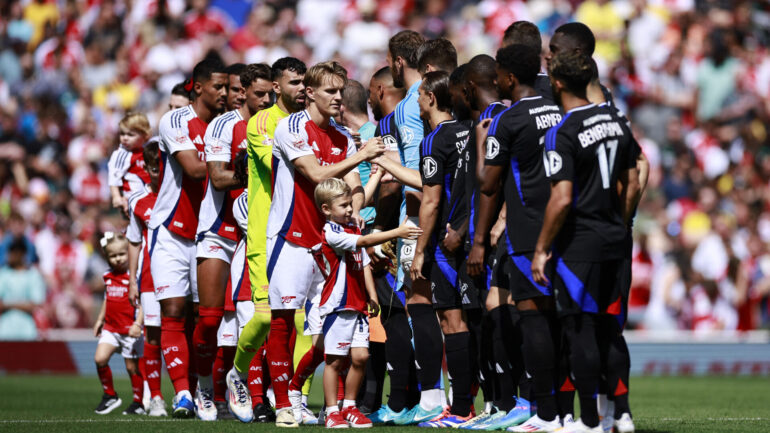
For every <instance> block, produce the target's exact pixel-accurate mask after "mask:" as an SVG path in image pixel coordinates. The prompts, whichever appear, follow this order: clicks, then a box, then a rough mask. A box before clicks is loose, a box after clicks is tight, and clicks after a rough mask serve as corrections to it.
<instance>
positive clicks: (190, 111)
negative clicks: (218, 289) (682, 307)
mask: <svg viewBox="0 0 770 433" xmlns="http://www.w3.org/2000/svg"><path fill="white" fill-rule="evenodd" d="M191 84H192V90H193V91H194V92H195V94H196V97H195V100H194V101H193V103H192V104H190V105H188V106H186V107H182V108H179V109H176V110H173V111H170V112H168V113H166V114H164V115H163V117H162V118H161V120H160V125H159V128H158V129H159V135H160V138H161V142H160V145H159V148H160V154H161V171H160V176H161V177H160V188H159V190H158V200H157V202H156V204H155V207H154V208H153V212H152V217H151V218H150V221H149V224H148V228H149V229H150V230H151V232H150V261H151V273H152V278H153V283H154V284H155V295H156V297H157V298H158V301H159V302H160V306H161V348H162V350H163V356H164V358H165V360H166V366H167V368H168V371H169V376H170V377H171V381H172V383H173V384H174V390H175V391H176V396H175V397H174V401H173V415H174V416H175V417H189V416H192V415H193V408H194V405H193V398H192V395H191V394H190V383H189V379H188V370H189V362H190V354H189V349H188V345H187V337H186V335H185V299H186V297H187V296H188V295H192V299H193V302H198V283H197V279H196V267H195V260H196V259H195V256H196V248H195V235H196V230H197V227H198V213H199V210H200V205H201V202H202V201H203V191H204V185H203V181H204V180H205V178H206V174H207V171H206V163H205V162H204V160H205V151H204V142H203V137H204V136H205V134H206V127H207V126H208V123H209V122H211V121H212V120H213V119H214V117H216V115H217V113H219V112H220V111H221V110H222V109H223V108H224V106H225V101H226V97H227V93H226V86H227V74H226V73H225V68H224V65H222V63H221V62H219V61H217V60H212V59H206V60H203V61H201V62H200V63H198V64H197V65H196V66H195V68H194V69H193V78H192V82H191Z"/></svg>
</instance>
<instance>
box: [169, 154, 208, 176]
mask: <svg viewBox="0 0 770 433" xmlns="http://www.w3.org/2000/svg"><path fill="white" fill-rule="evenodd" d="M173 156H174V158H176V160H177V162H178V163H179V165H181V166H182V170H184V173H185V174H186V175H188V176H190V177H191V178H193V179H195V180H203V179H205V178H206V173H207V170H206V163H205V162H203V161H201V160H200V158H199V157H198V151H197V150H192V149H186V150H180V151H178V152H176V153H174V154H173Z"/></svg>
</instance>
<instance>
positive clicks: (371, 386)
mask: <svg viewBox="0 0 770 433" xmlns="http://www.w3.org/2000/svg"><path fill="white" fill-rule="evenodd" d="M385 363H386V362H385V343H378V342H373V341H370V342H369V361H368V362H367V363H366V375H365V376H364V383H363V386H362V387H361V389H359V391H358V397H357V399H356V407H358V408H359V409H361V412H363V413H371V412H374V411H376V410H377V409H379V408H380V405H382V387H383V384H384V382H385Z"/></svg>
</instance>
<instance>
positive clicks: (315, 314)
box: [303, 294, 323, 335]
mask: <svg viewBox="0 0 770 433" xmlns="http://www.w3.org/2000/svg"><path fill="white" fill-rule="evenodd" d="M320 303H321V295H320V294H319V295H317V296H316V297H315V298H314V299H313V300H312V301H309V302H307V303H305V331H304V332H303V334H305V335H321V334H323V320H321V309H320V308H319V307H318V304H320Z"/></svg>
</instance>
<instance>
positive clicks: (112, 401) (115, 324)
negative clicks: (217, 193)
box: [94, 232, 144, 415]
mask: <svg viewBox="0 0 770 433" xmlns="http://www.w3.org/2000/svg"><path fill="white" fill-rule="evenodd" d="M101 244H102V248H103V249H104V254H105V255H106V256H107V263H108V264H109V265H110V271H109V272H106V273H105V274H104V286H105V291H104V303H103V304H102V310H101V311H100V312H99V318H97V319H96V324H95V325H94V336H96V337H99V344H98V345H97V346H96V354H94V362H96V371H97V372H98V374H99V380H100V381H101V382H102V388H104V395H103V396H102V401H101V402H100V403H99V406H97V407H96V410H95V412H96V413H98V414H99V415H106V414H108V413H110V412H112V411H113V410H115V409H116V408H117V407H118V406H120V404H121V400H120V398H118V394H117V393H116V392H115V388H113V386H112V371H111V370H110V366H109V361H110V357H112V354H113V353H115V352H116V351H117V350H120V354H121V355H123V358H125V360H126V370H127V371H128V375H129V376H130V377H131V388H132V389H133V394H134V396H133V397H134V398H133V402H131V405H129V406H128V407H127V408H126V410H125V411H123V415H143V414H144V408H143V407H142V387H143V384H144V381H143V379H142V375H141V373H139V358H140V357H141V356H142V307H141V306H140V307H139V308H138V309H136V310H135V309H134V307H133V306H132V305H131V301H129V298H128V241H127V240H126V238H125V236H123V235H122V234H120V233H118V234H116V233H113V232H107V233H105V234H104V237H103V238H102V240H101Z"/></svg>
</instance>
